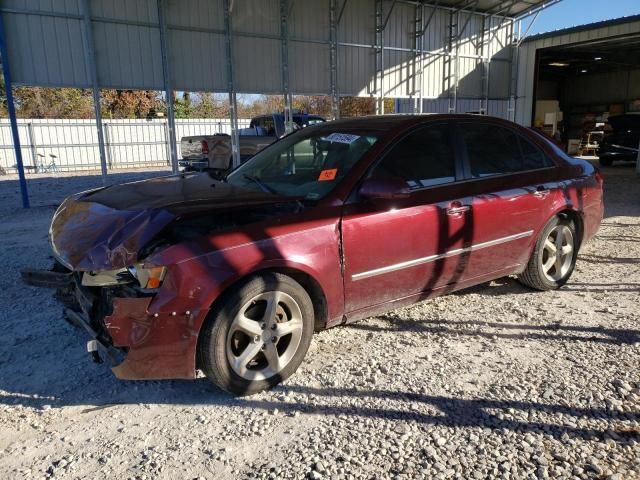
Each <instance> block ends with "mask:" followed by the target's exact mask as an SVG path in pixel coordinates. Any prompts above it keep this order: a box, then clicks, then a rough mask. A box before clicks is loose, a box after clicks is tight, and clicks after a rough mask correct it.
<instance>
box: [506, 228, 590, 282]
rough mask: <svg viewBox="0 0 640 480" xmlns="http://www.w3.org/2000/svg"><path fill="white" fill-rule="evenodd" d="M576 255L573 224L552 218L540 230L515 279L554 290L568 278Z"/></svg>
mask: <svg viewBox="0 0 640 480" xmlns="http://www.w3.org/2000/svg"><path fill="white" fill-rule="evenodd" d="M577 257H578V236H577V234H576V228H575V224H574V223H573V222H572V221H571V220H569V219H567V218H561V217H555V218H553V219H551V220H550V221H549V223H547V225H546V226H545V227H544V229H543V230H542V233H541V234H540V237H539V238H538V241H537V242H536V246H535V249H534V251H533V254H532V255H531V258H530V259H529V263H528V264H527V268H526V270H525V271H524V272H523V273H522V274H520V275H519V276H518V280H519V281H520V282H521V283H523V284H524V285H526V286H528V287H531V288H533V289H535V290H541V291H545V290H555V289H558V288H560V287H562V286H563V285H564V284H565V283H567V281H568V280H569V277H571V274H572V273H573V269H574V268H575V265H576V259H577Z"/></svg>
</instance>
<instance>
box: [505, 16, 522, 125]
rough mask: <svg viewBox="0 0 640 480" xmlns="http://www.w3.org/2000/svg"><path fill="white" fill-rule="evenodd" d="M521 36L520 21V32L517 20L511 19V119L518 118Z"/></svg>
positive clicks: (509, 112) (513, 120) (509, 110)
mask: <svg viewBox="0 0 640 480" xmlns="http://www.w3.org/2000/svg"><path fill="white" fill-rule="evenodd" d="M519 36H520V23H518V33H517V34H516V31H515V20H512V21H511V41H510V44H511V80H510V81H509V107H508V109H507V111H508V114H509V120H511V121H512V122H515V120H516V101H517V98H518V92H517V89H518V59H519V54H520V47H519V43H518V38H519Z"/></svg>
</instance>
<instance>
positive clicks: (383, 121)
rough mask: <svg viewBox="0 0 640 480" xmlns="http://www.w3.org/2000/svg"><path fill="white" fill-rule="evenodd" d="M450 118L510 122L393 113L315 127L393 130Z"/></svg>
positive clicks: (454, 117)
mask: <svg viewBox="0 0 640 480" xmlns="http://www.w3.org/2000/svg"><path fill="white" fill-rule="evenodd" d="M449 120H465V121H476V122H487V121H491V122H499V123H502V124H510V123H511V122H507V121H506V120H502V119H500V118H497V117H488V116H485V115H473V114H443V113H442V114H441V113H426V114H391V115H368V116H364V117H353V118H343V119H340V120H333V121H331V122H327V123H325V124H323V125H321V126H316V127H315V128H333V129H335V128H343V129H348V130H352V129H361V130H370V131H378V130H391V129H397V128H403V127H404V128H407V127H410V126H412V125H419V124H421V123H426V122H435V121H449Z"/></svg>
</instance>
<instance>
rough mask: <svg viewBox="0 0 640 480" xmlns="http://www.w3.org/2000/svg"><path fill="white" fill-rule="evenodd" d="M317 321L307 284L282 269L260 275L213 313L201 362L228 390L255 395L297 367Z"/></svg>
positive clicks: (204, 333)
mask: <svg viewBox="0 0 640 480" xmlns="http://www.w3.org/2000/svg"><path fill="white" fill-rule="evenodd" d="M313 327H314V315H313V303H312V302H311V298H309V295H308V294H307V292H306V291H305V289H304V288H302V287H301V286H300V285H299V284H298V283H297V282H296V281H295V280H293V279H292V278H290V277H288V276H286V275H283V274H280V273H274V272H269V273H263V274H260V275H256V276H254V277H252V278H250V279H249V280H248V281H246V282H244V283H242V284H240V285H238V286H237V287H234V288H233V289H232V290H231V291H230V292H229V293H228V294H226V295H225V296H224V297H223V298H221V301H220V302H218V303H217V305H216V306H215V307H214V308H213V310H212V311H211V313H210V314H209V318H208V319H207V322H206V323H205V325H204V326H203V328H202V332H201V334H200V340H199V346H198V355H199V362H198V363H199V365H200V367H201V368H202V369H203V371H204V373H205V375H206V376H207V378H209V380H211V381H212V382H213V383H215V384H216V385H218V386H219V387H220V388H222V389H223V390H226V391H227V392H230V393H233V394H235V395H251V394H253V393H257V392H259V391H262V390H265V389H267V388H270V387H273V386H274V385H277V384H278V383H280V382H282V381H284V380H285V379H287V378H288V377H289V376H291V375H292V374H293V373H294V372H295V371H296V370H297V368H298V367H299V366H300V364H301V363H302V360H303V359H304V356H305V355H306V353H307V350H308V349H309V345H310V344H311V337H312V336H313Z"/></svg>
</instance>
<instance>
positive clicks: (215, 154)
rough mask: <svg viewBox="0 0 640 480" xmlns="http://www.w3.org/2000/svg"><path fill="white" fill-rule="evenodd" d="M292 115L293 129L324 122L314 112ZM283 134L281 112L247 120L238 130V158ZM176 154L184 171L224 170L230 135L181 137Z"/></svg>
mask: <svg viewBox="0 0 640 480" xmlns="http://www.w3.org/2000/svg"><path fill="white" fill-rule="evenodd" d="M292 117H293V124H294V128H295V129H299V128H304V127H306V126H309V125H314V124H317V123H322V122H324V121H325V119H324V118H322V117H319V116H317V115H307V114H297V113H296V114H293V116H292ZM285 133H286V132H285V125H284V115H283V114H280V113H273V114H270V115H262V116H260V117H255V118H253V119H251V123H250V124H249V128H241V129H240V130H239V131H238V134H239V141H240V142H239V143H240V161H241V162H245V161H246V160H248V159H249V158H251V157H253V156H254V155H255V154H256V153H258V152H259V151H260V150H262V149H263V148H265V147H266V146H268V145H270V144H272V143H273V142H275V141H276V140H277V139H278V138H281V137H283V136H284V135H285ZM180 153H181V155H182V159H181V160H180V161H179V162H178V163H179V165H180V167H182V168H183V169H184V170H186V171H189V170H216V171H226V170H228V169H229V168H231V166H232V152H231V137H230V136H229V135H227V134H225V133H220V134H216V135H195V136H191V137H182V139H181V140H180Z"/></svg>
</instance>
